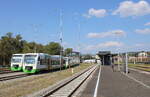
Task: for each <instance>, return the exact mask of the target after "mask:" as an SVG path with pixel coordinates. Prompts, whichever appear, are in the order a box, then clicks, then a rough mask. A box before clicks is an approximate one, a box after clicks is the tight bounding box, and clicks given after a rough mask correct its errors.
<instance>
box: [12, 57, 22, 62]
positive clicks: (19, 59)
mask: <svg viewBox="0 0 150 97" xmlns="http://www.w3.org/2000/svg"><path fill="white" fill-rule="evenodd" d="M11 62H12V63H21V58H12V60H11Z"/></svg>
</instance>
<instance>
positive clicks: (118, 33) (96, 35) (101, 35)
mask: <svg viewBox="0 0 150 97" xmlns="http://www.w3.org/2000/svg"><path fill="white" fill-rule="evenodd" d="M125 33H126V32H125V31H123V30H113V31H108V32H101V33H88V35H87V37H89V38H104V37H111V36H119V37H120V36H125Z"/></svg>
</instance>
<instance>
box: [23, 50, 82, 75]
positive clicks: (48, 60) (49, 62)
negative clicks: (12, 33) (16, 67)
mask: <svg viewBox="0 0 150 97" xmlns="http://www.w3.org/2000/svg"><path fill="white" fill-rule="evenodd" d="M73 59H74V58H72V59H71V58H68V57H62V61H61V64H62V65H60V56H59V55H48V54H44V53H27V54H25V56H24V65H23V71H24V72H25V73H36V72H39V71H41V70H51V69H57V68H60V67H68V66H69V65H74V64H79V61H75V62H76V63H75V62H74V61H73ZM77 62H78V63H77Z"/></svg>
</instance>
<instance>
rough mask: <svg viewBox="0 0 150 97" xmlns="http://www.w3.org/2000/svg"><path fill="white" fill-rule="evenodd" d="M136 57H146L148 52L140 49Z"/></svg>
mask: <svg viewBox="0 0 150 97" xmlns="http://www.w3.org/2000/svg"><path fill="white" fill-rule="evenodd" d="M138 57H144V58H146V57H148V54H147V52H145V51H141V52H138Z"/></svg>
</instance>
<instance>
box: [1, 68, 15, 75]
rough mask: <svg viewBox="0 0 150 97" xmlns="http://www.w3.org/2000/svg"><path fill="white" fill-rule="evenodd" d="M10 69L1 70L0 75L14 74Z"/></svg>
mask: <svg viewBox="0 0 150 97" xmlns="http://www.w3.org/2000/svg"><path fill="white" fill-rule="evenodd" d="M12 72H13V71H11V70H10V69H9V68H0V74H5V73H12Z"/></svg>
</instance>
